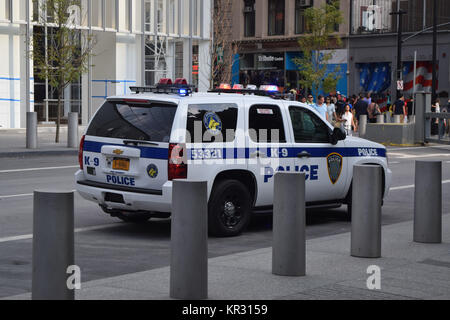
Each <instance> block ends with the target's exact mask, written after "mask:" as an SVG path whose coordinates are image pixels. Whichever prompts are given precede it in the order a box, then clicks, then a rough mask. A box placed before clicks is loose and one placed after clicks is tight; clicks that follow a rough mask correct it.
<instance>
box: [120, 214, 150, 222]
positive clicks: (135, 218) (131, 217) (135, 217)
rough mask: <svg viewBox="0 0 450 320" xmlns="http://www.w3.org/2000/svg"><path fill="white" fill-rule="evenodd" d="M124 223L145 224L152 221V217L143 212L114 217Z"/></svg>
mask: <svg viewBox="0 0 450 320" xmlns="http://www.w3.org/2000/svg"><path fill="white" fill-rule="evenodd" d="M113 216H114V217H116V218H119V219H120V220H122V221H124V222H130V223H143V222H146V221H148V220H150V215H149V214H145V213H141V212H127V213H115V214H114V215H113Z"/></svg>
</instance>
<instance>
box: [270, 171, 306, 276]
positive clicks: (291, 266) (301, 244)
mask: <svg viewBox="0 0 450 320" xmlns="http://www.w3.org/2000/svg"><path fill="white" fill-rule="evenodd" d="M274 181H275V182H274V197H273V199H274V200H273V249H272V273H273V274H276V275H280V276H304V275H305V274H306V232H305V228H306V226H305V225H306V222H305V220H306V218H305V212H306V209H305V174H304V173H287V172H279V173H277V174H275V180H274Z"/></svg>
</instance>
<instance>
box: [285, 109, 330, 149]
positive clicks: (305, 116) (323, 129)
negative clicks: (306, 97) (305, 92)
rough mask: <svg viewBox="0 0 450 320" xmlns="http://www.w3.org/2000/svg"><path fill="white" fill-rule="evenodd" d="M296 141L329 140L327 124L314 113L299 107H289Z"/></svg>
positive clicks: (324, 141)
mask: <svg viewBox="0 0 450 320" xmlns="http://www.w3.org/2000/svg"><path fill="white" fill-rule="evenodd" d="M289 113H290V115H291V121H292V128H293V130H294V138H295V142H297V143H305V142H306V143H312V142H323V143H326V142H329V141H330V138H329V132H330V129H329V128H328V126H327V125H326V124H325V123H324V122H323V121H322V120H321V119H320V118H319V117H318V116H316V115H315V114H314V113H312V112H311V111H309V110H307V109H305V108H301V107H289Z"/></svg>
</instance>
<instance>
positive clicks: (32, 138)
mask: <svg viewBox="0 0 450 320" xmlns="http://www.w3.org/2000/svg"><path fill="white" fill-rule="evenodd" d="M26 139H27V141H26V146H27V149H36V148H37V112H27V137H26Z"/></svg>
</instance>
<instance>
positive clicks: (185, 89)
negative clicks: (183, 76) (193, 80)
mask: <svg viewBox="0 0 450 320" xmlns="http://www.w3.org/2000/svg"><path fill="white" fill-rule="evenodd" d="M130 90H131V91H132V92H134V93H146V92H151V93H166V94H171V93H172V94H179V95H185V96H187V95H190V94H192V92H194V90H195V86H190V85H186V84H158V85H155V86H145V87H144V86H131V87H130Z"/></svg>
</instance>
